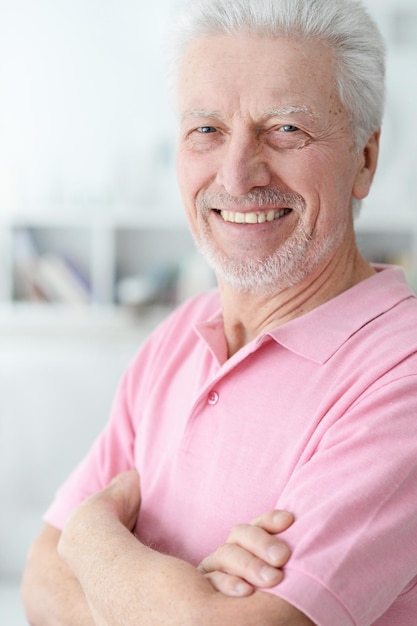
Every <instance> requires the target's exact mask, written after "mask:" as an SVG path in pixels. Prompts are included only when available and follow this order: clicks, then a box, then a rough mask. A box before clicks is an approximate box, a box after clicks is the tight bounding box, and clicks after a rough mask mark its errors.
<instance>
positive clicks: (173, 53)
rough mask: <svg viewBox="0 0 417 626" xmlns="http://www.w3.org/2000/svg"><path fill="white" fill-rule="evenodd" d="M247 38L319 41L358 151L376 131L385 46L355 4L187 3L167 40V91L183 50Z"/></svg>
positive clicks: (345, 0)
mask: <svg viewBox="0 0 417 626" xmlns="http://www.w3.org/2000/svg"><path fill="white" fill-rule="evenodd" d="M222 33H224V34H237V33H251V34H255V35H259V36H261V37H272V38H273V37H279V36H282V35H284V36H287V37H298V38H309V39H310V38H313V39H316V40H319V41H322V42H323V43H324V44H325V45H327V46H329V47H330V48H331V49H332V50H333V52H334V58H335V61H336V77H335V78H336V81H337V85H338V91H339V97H340V100H341V102H342V104H343V106H344V107H345V109H346V111H347V113H348V116H349V119H350V124H351V128H352V136H353V140H354V142H355V146H356V148H357V149H358V150H361V149H363V147H364V146H365V145H366V143H367V141H368V140H369V137H370V136H371V134H372V133H373V132H375V131H376V130H378V129H379V128H380V127H381V123H382V117H383V111H384V99H385V44H384V41H383V39H382V36H381V34H380V32H379V30H378V28H377V26H376V24H375V22H374V21H373V19H372V18H371V17H370V15H369V14H368V12H367V11H366V9H365V7H364V6H363V4H362V3H361V2H359V1H357V0H191V1H190V2H189V3H187V4H185V5H184V6H183V8H182V10H180V11H179V12H178V13H177V17H176V18H175V19H174V20H173V23H172V27H171V36H170V38H169V39H168V53H169V57H168V64H169V65H168V68H169V75H168V80H169V89H170V91H171V95H173V93H175V92H176V84H177V80H178V70H179V65H180V63H181V59H182V57H183V54H184V52H185V50H186V48H187V47H188V45H189V44H190V43H191V42H192V41H193V40H195V39H198V38H199V37H203V36H207V35H214V34H222Z"/></svg>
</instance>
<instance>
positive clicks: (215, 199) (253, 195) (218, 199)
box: [196, 188, 305, 212]
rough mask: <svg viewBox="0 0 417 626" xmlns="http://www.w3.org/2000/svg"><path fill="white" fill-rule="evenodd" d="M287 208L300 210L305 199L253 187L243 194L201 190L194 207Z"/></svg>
mask: <svg viewBox="0 0 417 626" xmlns="http://www.w3.org/2000/svg"><path fill="white" fill-rule="evenodd" d="M278 206H279V207H282V208H289V209H294V208H295V209H298V210H299V211H302V210H303V209H304V208H305V201H304V198H303V197H302V196H300V195H299V194H297V193H295V192H288V191H286V192H283V191H281V190H279V189H274V188H267V189H253V190H252V191H249V192H248V193H247V194H245V195H244V196H239V197H238V198H237V197H235V196H231V195H229V194H228V193H227V192H226V191H218V192H214V193H208V192H205V191H203V192H201V193H200V194H199V195H198V196H197V199H196V207H197V209H198V210H199V211H202V212H208V211H210V210H211V209H228V210H233V209H234V208H235V209H244V208H251V209H253V208H255V207H258V208H259V209H265V208H268V207H270V208H276V207H278Z"/></svg>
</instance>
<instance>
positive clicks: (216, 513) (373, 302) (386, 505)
mask: <svg viewBox="0 0 417 626" xmlns="http://www.w3.org/2000/svg"><path fill="white" fill-rule="evenodd" d="M377 269H378V270H379V271H378V273H377V274H376V275H374V276H373V277H371V278H369V279H367V280H366V281H364V282H362V283H361V284H359V285H357V286H355V287H353V288H352V289H350V290H349V291H346V292H345V293H343V294H341V295H339V296H338V297H336V298H335V299H333V300H331V301H330V302H328V303H326V304H324V305H322V306H320V307H318V308H316V309H315V310H313V311H311V312H310V313H308V314H306V315H304V316H302V317H299V318H297V319H295V320H293V321H291V322H290V323H287V324H285V325H284V326H281V327H278V328H276V329H275V330H272V331H269V332H267V333H266V334H265V335H262V336H260V337H258V338H257V339H256V340H254V341H253V342H251V343H250V344H248V345H246V346H245V347H244V348H242V349H241V350H240V351H239V352H238V353H236V354H235V355H234V356H233V357H231V358H230V359H227V358H226V343H225V338H224V333H223V327H222V316H221V312H220V309H219V298H218V294H217V292H216V291H214V292H210V293H208V294H205V295H201V296H198V297H197V298H195V299H193V300H191V301H189V302H187V303H186V304H184V305H182V306H181V307H180V308H179V309H178V310H177V311H176V312H175V313H174V314H172V315H171V316H170V317H169V319H167V320H166V321H165V322H164V323H163V324H162V325H161V326H160V327H159V328H158V329H157V330H156V331H155V332H154V333H153V335H152V336H151V337H150V338H149V340H148V341H147V342H146V344H145V345H144V347H143V348H142V349H141V351H140V353H139V354H138V356H137V358H136V359H135V360H134V361H133V362H132V363H131V365H130V367H129V369H128V370H127V372H126V374H125V376H124V378H123V380H122V382H121V385H120V388H119V390H118V393H117V396H116V398H115V402H114V406H113V411H112V415H111V418H110V421H109V423H108V426H107V428H106V429H105V431H104V432H103V433H102V435H101V436H100V437H99V438H98V439H97V441H96V442H95V444H94V446H93V448H92V450H91V452H90V453H89V455H88V456H87V458H86V459H85V460H84V462H83V463H82V464H81V465H80V466H79V467H78V468H77V469H76V470H75V472H74V473H73V474H72V475H71V476H70V478H69V479H68V481H67V482H66V484H65V485H64V486H63V487H62V488H61V489H60V491H59V492H58V494H57V496H56V499H55V501H54V503H53V504H52V505H51V507H50V509H49V510H48V512H47V515H46V520H47V521H48V522H49V523H50V524H53V525H54V526H57V527H60V528H61V527H62V526H63V525H64V524H65V521H66V519H67V516H68V514H69V513H70V511H71V510H72V509H73V507H75V506H76V505H77V504H78V503H79V502H80V501H81V500H83V499H84V498H85V497H86V496H87V495H88V494H90V493H92V492H95V491H96V490H98V489H100V488H101V487H103V486H104V485H106V484H107V483H108V482H109V480H110V479H111V478H112V477H113V476H114V475H115V474H116V473H118V472H120V471H122V470H125V469H128V468H131V467H133V466H135V467H136V468H137V469H138V471H139V472H140V475H141V485H142V507H141V512H140V517H139V521H138V526H137V533H138V536H139V538H140V539H141V540H142V541H143V542H146V543H149V544H151V545H152V546H153V547H155V548H156V549H158V550H160V551H163V552H168V553H170V554H173V555H176V556H178V557H180V558H183V559H185V560H187V561H190V562H191V563H194V564H197V563H198V562H199V561H200V560H201V559H202V558H203V557H204V556H206V555H207V554H209V553H210V552H212V551H213V550H214V549H215V548H216V547H218V546H219V545H220V544H221V543H224V541H225V540H226V538H227V535H228V532H229V530H230V528H231V527H232V526H233V525H235V524H236V523H239V522H245V521H249V520H251V519H253V518H254V517H256V516H257V515H259V514H260V513H262V512H264V511H266V510H269V509H272V508H287V509H289V510H290V511H293V512H294V514H295V516H296V522H295V523H294V524H293V526H292V527H291V528H290V529H289V530H288V531H286V533H285V534H284V536H285V539H286V541H287V542H288V543H289V545H290V546H291V548H292V550H293V554H292V556H291V559H290V561H289V563H288V566H287V567H286V568H285V578H284V581H283V582H282V583H281V584H280V585H278V586H277V587H275V588H274V589H272V590H271V592H272V593H275V594H277V595H279V596H281V597H283V598H285V599H286V600H288V601H289V602H290V603H292V604H293V605H295V606H297V607H298V608H299V609H301V610H302V611H303V612H304V613H306V614H307V615H308V616H309V617H310V618H311V619H312V620H313V622H315V623H316V624H319V625H320V626H345V625H346V626H353V625H355V626H359V625H370V624H377V625H378V626H415V625H416V624H417V300H416V298H415V297H414V296H413V295H412V293H411V292H410V290H409V288H408V287H407V285H406V282H405V279H404V276H403V273H402V271H401V270H399V269H397V268H392V267H391V268H383V267H378V268H377Z"/></svg>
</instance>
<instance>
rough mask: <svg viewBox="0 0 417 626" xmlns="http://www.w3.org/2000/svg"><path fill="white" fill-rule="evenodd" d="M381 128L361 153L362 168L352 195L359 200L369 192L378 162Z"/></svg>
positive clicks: (371, 137)
mask: <svg viewBox="0 0 417 626" xmlns="http://www.w3.org/2000/svg"><path fill="white" fill-rule="evenodd" d="M380 136H381V130H377V131H375V132H374V133H373V134H372V135H371V136H370V138H369V140H368V143H367V144H366V146H365V147H364V149H363V152H362V153H361V155H360V169H359V170H358V173H357V175H356V178H355V181H354V184H353V189H352V195H353V197H354V198H356V199H357V200H363V199H364V198H365V197H366V196H367V195H368V193H369V190H370V188H371V185H372V181H373V179H374V175H375V170H376V166H377V163H378V153H379V138H380Z"/></svg>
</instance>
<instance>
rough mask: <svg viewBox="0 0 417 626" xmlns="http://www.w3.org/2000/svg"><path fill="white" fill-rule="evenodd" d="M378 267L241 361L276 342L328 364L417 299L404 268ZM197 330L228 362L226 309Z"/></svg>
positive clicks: (265, 338) (269, 334)
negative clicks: (377, 322) (379, 320)
mask: <svg viewBox="0 0 417 626" xmlns="http://www.w3.org/2000/svg"><path fill="white" fill-rule="evenodd" d="M373 268H374V269H375V270H376V273H375V274H374V275H373V276H371V277H370V278H367V279H366V280H364V281H362V282H360V283H358V284H357V285H355V286H354V287H352V288H351V289H348V290H347V291H344V292H343V293H341V294H340V295H338V296H336V297H335V298H332V299H331V300H329V301H328V302H325V303H324V304H322V305H321V306H319V307H317V308H315V309H313V310H312V311H310V312H309V313H306V314H305V315H302V316H300V317H297V318H296V319H294V320H292V321H291V322H287V323H286V324H284V325H283V326H278V327H277V328H275V329H272V330H270V331H268V332H266V333H265V334H264V335H261V336H259V337H257V339H255V340H254V341H253V342H251V344H250V345H248V346H245V347H244V348H242V351H239V352H240V354H239V356H240V358H242V357H243V356H244V354H248V353H250V352H253V351H254V350H255V349H257V347H259V346H260V345H262V344H263V343H265V342H266V341H270V340H271V339H272V340H275V341H276V342H277V343H279V344H280V345H282V346H284V347H285V348H287V349H288V350H290V351H291V352H294V353H295V354H299V355H300V356H303V357H305V358H307V359H309V360H311V361H314V362H316V363H320V364H323V363H326V361H328V360H329V359H330V358H331V357H332V356H333V355H334V354H335V353H336V352H337V350H338V349H339V348H340V347H341V346H342V345H343V344H344V343H345V342H346V341H347V340H348V339H349V337H351V336H352V335H353V334H354V333H356V332H357V331H358V330H359V329H360V328H362V327H363V326H365V325H366V324H368V323H369V322H370V321H371V320H373V319H375V318H376V317H378V316H380V315H382V314H383V313H385V312H386V311H388V310H389V309H391V308H393V307H394V306H395V305H397V304H398V303H399V302H401V301H402V300H406V299H407V298H410V297H414V296H413V293H412V292H411V290H410V288H409V286H408V285H407V281H406V279H405V275H404V271H403V270H402V269H401V268H399V267H394V266H388V265H376V264H374V265H373ZM195 331H196V332H197V334H198V335H199V336H200V338H201V339H203V341H205V343H206V344H207V346H208V347H209V349H210V351H211V353H212V354H213V356H214V357H215V358H216V359H217V361H218V362H219V364H222V363H224V362H225V361H226V360H227V345H226V340H225V336H224V331H223V317H222V314H221V311H220V310H219V309H218V310H217V312H216V313H215V314H214V315H212V316H211V317H210V318H209V319H208V320H206V321H205V322H199V323H197V324H196V325H195ZM235 356H236V355H235Z"/></svg>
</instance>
